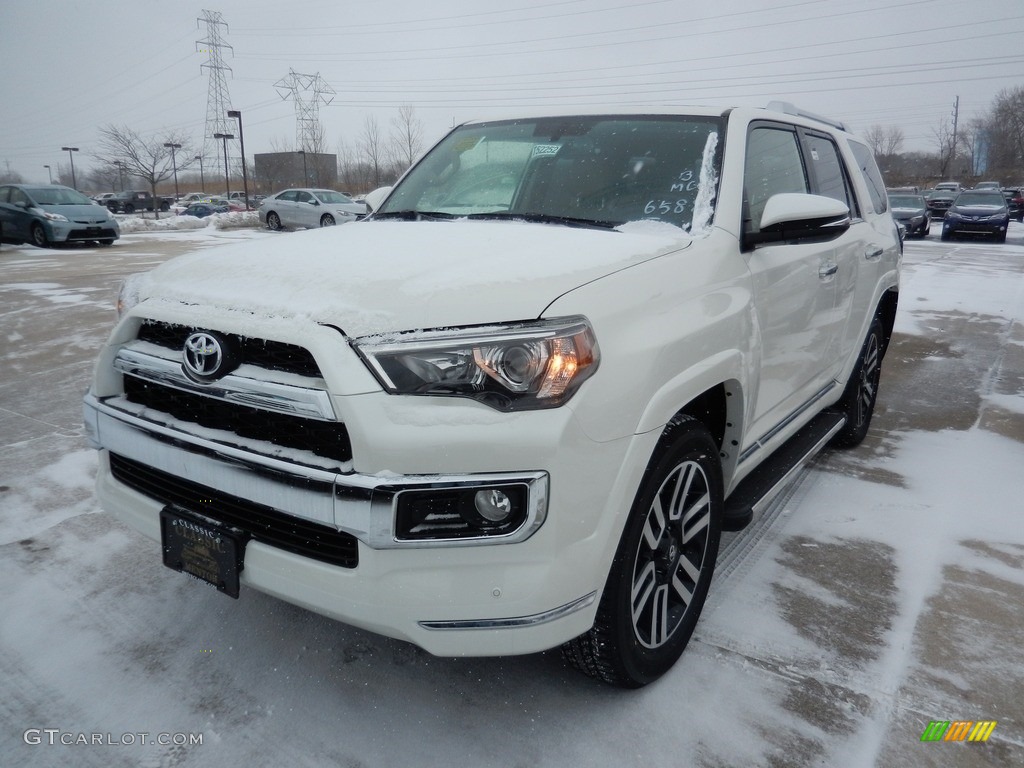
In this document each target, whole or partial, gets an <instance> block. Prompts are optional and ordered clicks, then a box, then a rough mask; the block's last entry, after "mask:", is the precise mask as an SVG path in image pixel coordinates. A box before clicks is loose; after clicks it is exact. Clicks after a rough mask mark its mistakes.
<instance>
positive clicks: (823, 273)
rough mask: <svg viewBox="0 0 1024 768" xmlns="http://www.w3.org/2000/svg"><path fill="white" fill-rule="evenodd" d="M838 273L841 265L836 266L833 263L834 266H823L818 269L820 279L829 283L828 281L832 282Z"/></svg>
mask: <svg viewBox="0 0 1024 768" xmlns="http://www.w3.org/2000/svg"><path fill="white" fill-rule="evenodd" d="M838 271H839V265H838V264H835V263H832V264H822V265H821V267H820V268H819V269H818V277H820V278H821V279H822V280H825V281H826V282H827V281H829V280H831V279H832V278H833V277H835V274H836V272H838Z"/></svg>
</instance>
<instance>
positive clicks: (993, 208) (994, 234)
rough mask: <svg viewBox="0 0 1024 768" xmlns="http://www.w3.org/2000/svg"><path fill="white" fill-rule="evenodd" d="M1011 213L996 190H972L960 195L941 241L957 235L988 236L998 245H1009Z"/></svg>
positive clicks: (949, 213) (946, 220)
mask: <svg viewBox="0 0 1024 768" xmlns="http://www.w3.org/2000/svg"><path fill="white" fill-rule="evenodd" d="M1009 225H1010V211H1009V209H1008V208H1007V206H1006V200H1005V199H1004V198H1003V195H1002V194H1001V193H1000V192H998V191H997V190H984V189H970V190H967V191H966V192H961V193H960V194H959V195H957V198H956V200H955V201H954V202H953V205H952V206H950V208H949V210H948V211H946V217H945V218H944V219H943V220H942V239H943V240H950V239H952V238H953V236H954V235H989V236H990V237H991V238H992V239H993V240H995V241H996V242H997V243H1003V242H1006V228H1007V227H1008V226H1009Z"/></svg>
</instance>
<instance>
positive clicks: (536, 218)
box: [465, 211, 622, 229]
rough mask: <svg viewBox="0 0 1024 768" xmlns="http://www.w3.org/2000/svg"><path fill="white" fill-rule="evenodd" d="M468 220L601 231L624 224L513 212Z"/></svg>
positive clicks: (486, 215)
mask: <svg viewBox="0 0 1024 768" xmlns="http://www.w3.org/2000/svg"><path fill="white" fill-rule="evenodd" d="M465 218H467V219H505V220H509V221H529V222H532V223H537V224H563V225H565V226H567V227H597V228H599V229H614V228H615V227H617V226H619V225H620V224H622V222H621V221H601V220H599V219H584V218H577V217H574V216H555V215H552V214H550V213H513V212H512V211H493V212H492V213H471V214H468V215H467V216H466V217H465Z"/></svg>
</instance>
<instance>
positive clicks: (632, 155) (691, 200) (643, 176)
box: [378, 115, 720, 230]
mask: <svg viewBox="0 0 1024 768" xmlns="http://www.w3.org/2000/svg"><path fill="white" fill-rule="evenodd" d="M719 131H720V120H719V119H718V118H708V117H693V116H681V117H675V116H664V115H658V116H629V117H615V116H609V117H604V116H602V117H559V118H541V119H535V120H515V121H502V122H491V123H476V124H473V125H469V126H464V127H462V128H459V129H456V130H455V131H453V132H452V133H450V134H449V135H448V136H447V137H445V139H444V140H443V141H442V142H441V143H440V144H439V145H438V146H437V147H435V148H434V149H433V150H432V151H431V152H430V153H429V154H428V155H427V156H426V157H425V158H424V159H423V160H422V161H421V162H420V163H419V164H418V165H416V166H415V167H413V168H412V170H410V171H409V173H408V174H407V175H406V176H405V178H403V179H402V181H401V183H400V184H399V186H398V187H396V188H395V190H394V192H392V194H391V195H390V197H389V198H388V200H387V202H386V203H385V205H383V206H382V207H381V208H380V210H379V211H378V216H379V215H382V214H383V215H386V214H388V213H392V214H403V213H404V214H409V213H416V214H419V213H422V214H433V215H435V216H436V215H439V214H440V215H442V216H444V215H448V216H473V217H496V218H500V217H505V216H507V217H510V218H515V217H516V216H521V217H523V218H526V219H530V220H540V221H544V220H552V221H558V220H563V221H566V222H591V223H595V224H601V225H605V226H615V225H618V224H622V223H625V222H627V221H637V220H641V219H655V220H659V221H666V222H669V223H671V224H674V225H676V226H679V227H682V228H684V229H687V230H690V229H691V228H692V229H694V230H696V229H703V228H704V227H706V226H707V225H708V224H709V223H710V220H711V216H712V211H713V209H712V204H713V202H714V197H715V192H716V187H717V184H718V167H719V163H720V153H719V152H718V136H719Z"/></svg>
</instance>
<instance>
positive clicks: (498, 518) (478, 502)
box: [473, 488, 512, 523]
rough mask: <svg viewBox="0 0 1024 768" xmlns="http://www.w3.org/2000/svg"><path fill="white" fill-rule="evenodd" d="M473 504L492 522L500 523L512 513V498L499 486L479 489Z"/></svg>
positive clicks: (481, 515)
mask: <svg viewBox="0 0 1024 768" xmlns="http://www.w3.org/2000/svg"><path fill="white" fill-rule="evenodd" d="M473 506H474V507H476V511H477V512H479V513H480V517H482V518H483V519H484V520H488V521H490V522H492V523H500V522H502V521H504V520H505V519H507V518H508V516H509V515H511V514H512V500H511V499H510V498H509V497H508V496H507V495H505V492H504V491H501V490H499V489H497V488H492V489H491V490H489V491H477V492H476V495H475V496H474V497H473Z"/></svg>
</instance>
